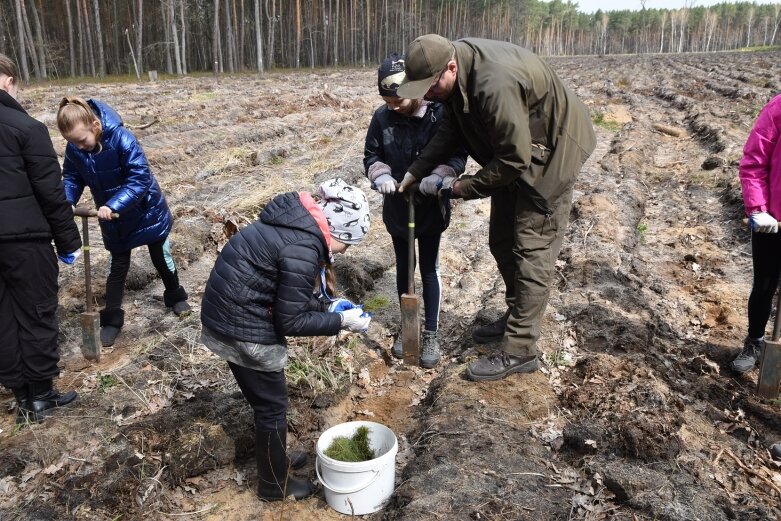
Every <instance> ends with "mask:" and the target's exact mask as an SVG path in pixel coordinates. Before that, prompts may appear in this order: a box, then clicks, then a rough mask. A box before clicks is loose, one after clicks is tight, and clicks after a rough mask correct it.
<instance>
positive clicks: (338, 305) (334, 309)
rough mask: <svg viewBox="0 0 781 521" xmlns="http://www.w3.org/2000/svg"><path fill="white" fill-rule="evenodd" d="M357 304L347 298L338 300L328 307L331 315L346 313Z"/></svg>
mask: <svg viewBox="0 0 781 521" xmlns="http://www.w3.org/2000/svg"><path fill="white" fill-rule="evenodd" d="M354 307H356V306H355V304H353V303H352V302H350V301H349V300H347V299H346V298H338V299H336V300H334V301H333V302H331V305H330V306H328V311H330V312H331V313H338V312H340V311H345V310H347V309H353V308H354Z"/></svg>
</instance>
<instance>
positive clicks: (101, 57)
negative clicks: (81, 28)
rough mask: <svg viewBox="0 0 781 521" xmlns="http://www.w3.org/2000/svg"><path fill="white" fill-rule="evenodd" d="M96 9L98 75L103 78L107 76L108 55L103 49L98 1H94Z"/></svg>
mask: <svg viewBox="0 0 781 521" xmlns="http://www.w3.org/2000/svg"><path fill="white" fill-rule="evenodd" d="M92 5H93V9H95V38H97V39H98V74H99V75H100V77H101V78H102V77H103V76H105V75H106V53H105V50H104V49H103V31H102V30H101V26H100V5H99V2H98V0H92Z"/></svg>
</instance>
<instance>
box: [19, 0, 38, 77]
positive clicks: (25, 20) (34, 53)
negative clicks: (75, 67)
mask: <svg viewBox="0 0 781 521" xmlns="http://www.w3.org/2000/svg"><path fill="white" fill-rule="evenodd" d="M21 1H22V24H23V25H24V41H25V42H26V43H27V51H28V52H29V53H30V59H31V60H32V62H33V72H34V73H35V77H36V78H37V79H39V80H40V79H41V62H39V61H38V50H37V49H36V48H35V42H34V40H33V31H32V29H30V18H29V17H28V16H27V6H26V5H25V3H24V0H21Z"/></svg>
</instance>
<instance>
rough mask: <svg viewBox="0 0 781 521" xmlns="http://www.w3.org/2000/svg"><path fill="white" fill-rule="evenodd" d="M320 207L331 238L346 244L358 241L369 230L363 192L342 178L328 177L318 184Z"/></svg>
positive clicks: (366, 202)
mask: <svg viewBox="0 0 781 521" xmlns="http://www.w3.org/2000/svg"><path fill="white" fill-rule="evenodd" d="M317 204H319V205H320V208H322V210H323V215H325V218H326V220H328V229H329V230H330V231H331V237H333V238H334V239H336V240H337V241H339V242H343V243H345V244H358V243H359V242H361V241H362V240H363V238H364V236H366V234H367V233H368V232H369V224H370V222H371V216H370V215H369V202H368V201H367V200H366V194H364V193H363V190H361V189H360V188H358V187H357V186H350V185H348V184H347V183H345V182H344V181H343V180H342V179H340V178H336V179H329V180H328V181H326V182H324V183H323V184H321V185H320V202H318V203H317Z"/></svg>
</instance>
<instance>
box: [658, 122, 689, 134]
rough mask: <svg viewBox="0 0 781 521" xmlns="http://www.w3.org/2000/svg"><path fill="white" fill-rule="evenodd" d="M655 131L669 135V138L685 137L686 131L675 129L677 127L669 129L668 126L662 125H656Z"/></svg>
mask: <svg viewBox="0 0 781 521" xmlns="http://www.w3.org/2000/svg"><path fill="white" fill-rule="evenodd" d="M653 129H654V130H656V131H659V132H661V133H662V134H667V135H668V136H673V137H685V136H686V131H685V130H683V129H681V128H675V127H668V126H667V125H662V124H661V123H654V124H653Z"/></svg>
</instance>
